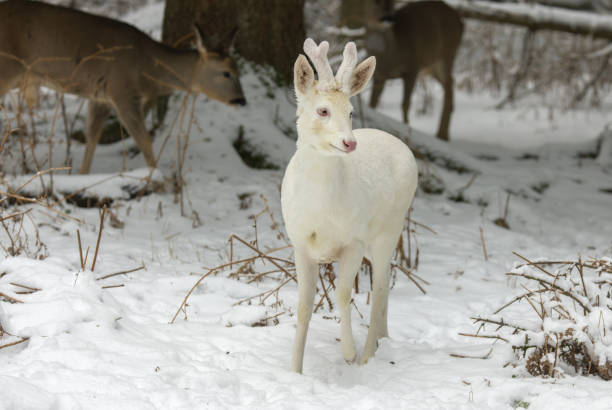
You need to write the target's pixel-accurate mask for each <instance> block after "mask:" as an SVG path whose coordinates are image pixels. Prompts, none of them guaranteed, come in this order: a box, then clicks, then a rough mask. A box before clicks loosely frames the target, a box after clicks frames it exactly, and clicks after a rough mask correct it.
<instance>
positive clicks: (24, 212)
mask: <svg viewBox="0 0 612 410" xmlns="http://www.w3.org/2000/svg"><path fill="white" fill-rule="evenodd" d="M31 210H32V209H27V210H25V211H22V212H17V213H14V214H10V215H7V216H4V217H2V218H0V221H6V220H8V219H12V218H16V217H18V216H22V215H25V214H27V213H28V212H30V211H31Z"/></svg>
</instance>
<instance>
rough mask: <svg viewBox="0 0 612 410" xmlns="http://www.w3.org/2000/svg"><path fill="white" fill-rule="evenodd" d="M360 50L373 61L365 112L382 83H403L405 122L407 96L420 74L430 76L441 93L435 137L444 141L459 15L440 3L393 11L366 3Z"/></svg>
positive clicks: (378, 0)
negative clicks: (439, 85)
mask: <svg viewBox="0 0 612 410" xmlns="http://www.w3.org/2000/svg"><path fill="white" fill-rule="evenodd" d="M369 1H370V3H369V5H368V6H369V7H367V8H366V10H367V12H366V13H367V17H366V18H367V21H366V40H365V45H366V48H367V50H368V53H369V54H371V55H374V56H376V60H377V61H378V64H377V69H376V72H375V73H374V79H373V85H372V94H371V95H370V107H372V108H376V106H377V105H378V101H379V99H380V95H381V94H382V91H383V88H384V86H385V81H386V80H388V79H392V78H402V79H403V80H404V97H403V102H402V115H403V120H404V122H408V113H409V111H410V97H411V95H412V90H413V88H414V84H415V81H416V78H417V76H418V74H419V73H420V72H423V71H424V72H429V73H431V74H433V76H434V77H435V78H436V79H437V80H438V81H439V82H440V84H441V85H442V87H443V88H444V106H443V108H442V115H441V117H440V126H439V128H438V133H437V136H438V138H440V139H443V140H448V128H449V124H450V116H451V112H452V111H453V86H454V84H453V83H454V80H453V62H454V60H455V56H456V54H457V49H458V48H459V43H460V42H461V36H462V34H463V22H462V21H461V18H460V17H459V13H457V11H455V9H453V8H451V7H449V6H448V5H447V4H446V3H444V2H442V1H437V0H433V1H416V2H412V3H408V4H406V5H404V6H403V7H401V8H399V9H398V10H395V11H393V10H392V5H391V3H392V2H390V1H389V0H369Z"/></svg>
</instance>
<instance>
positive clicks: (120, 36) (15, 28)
mask: <svg viewBox="0 0 612 410" xmlns="http://www.w3.org/2000/svg"><path fill="white" fill-rule="evenodd" d="M156 45H157V43H156V42H155V41H154V40H152V39H151V38H149V37H148V36H147V35H146V34H144V33H142V32H141V31H139V30H138V29H136V28H135V27H133V26H131V25H129V24H126V23H123V22H120V21H116V20H113V19H109V18H106V17H101V16H96V15H93V14H88V13H84V12H81V11H78V10H73V9H69V8H65V7H60V6H54V5H49V4H45V3H39V2H34V1H13V0H9V1H6V2H3V3H0V52H2V53H4V54H9V55H11V56H14V57H16V58H17V59H19V60H21V61H23V62H25V64H26V65H30V67H31V72H32V73H33V74H34V75H38V76H40V77H41V78H45V77H46V78H51V79H54V80H55V79H64V80H65V82H66V83H68V80H67V79H66V75H67V74H71V76H72V78H71V81H72V83H75V82H79V83H86V82H88V81H90V82H93V81H96V78H99V77H100V76H102V75H104V76H106V77H108V74H110V73H111V71H121V70H123V71H124V75H123V77H125V74H127V72H129V71H130V69H132V70H133V69H134V65H135V62H142V61H143V59H147V58H148V56H147V52H146V50H151V49H152V47H156ZM102 50H105V51H102ZM77 67H78V69H77ZM75 70H76V71H75ZM84 77H86V78H84ZM81 91H82V90H81ZM83 92H84V91H83ZM75 93H79V92H78V90H76V92H75Z"/></svg>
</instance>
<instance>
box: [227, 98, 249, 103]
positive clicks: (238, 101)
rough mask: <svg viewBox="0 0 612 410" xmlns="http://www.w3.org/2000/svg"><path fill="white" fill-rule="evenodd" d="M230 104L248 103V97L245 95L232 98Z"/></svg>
mask: <svg viewBox="0 0 612 410" xmlns="http://www.w3.org/2000/svg"><path fill="white" fill-rule="evenodd" d="M230 104H232V105H246V99H245V98H244V97H241V98H234V99H233V100H230Z"/></svg>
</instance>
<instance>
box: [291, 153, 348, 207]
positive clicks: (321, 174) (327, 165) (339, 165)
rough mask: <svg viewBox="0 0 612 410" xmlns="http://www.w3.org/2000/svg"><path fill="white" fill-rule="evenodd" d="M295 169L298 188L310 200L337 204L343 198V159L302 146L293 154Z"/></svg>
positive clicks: (344, 175)
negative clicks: (302, 189) (301, 189)
mask: <svg viewBox="0 0 612 410" xmlns="http://www.w3.org/2000/svg"><path fill="white" fill-rule="evenodd" d="M295 168H296V173H297V174H298V175H299V176H298V178H299V179H300V182H299V184H300V186H302V187H303V188H304V192H305V193H307V195H308V196H310V197H311V199H312V200H315V201H325V202H327V201H331V202H337V199H338V198H343V197H345V194H346V184H347V172H346V171H347V169H346V168H347V166H346V162H345V160H344V158H343V157H339V156H332V155H324V154H321V153H320V152H318V151H317V150H316V149H314V148H313V147H311V146H309V145H303V146H299V147H298V149H297V150H296V152H295Z"/></svg>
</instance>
